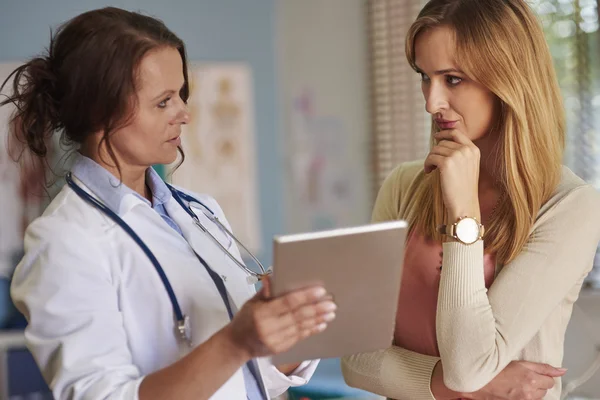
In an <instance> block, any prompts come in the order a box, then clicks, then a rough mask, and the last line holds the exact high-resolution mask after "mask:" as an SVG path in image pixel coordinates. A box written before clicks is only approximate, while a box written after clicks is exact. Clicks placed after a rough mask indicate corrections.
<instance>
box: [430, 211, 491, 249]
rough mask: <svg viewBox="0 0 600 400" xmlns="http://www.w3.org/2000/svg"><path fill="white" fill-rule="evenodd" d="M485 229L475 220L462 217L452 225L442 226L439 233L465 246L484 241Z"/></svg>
mask: <svg viewBox="0 0 600 400" xmlns="http://www.w3.org/2000/svg"><path fill="white" fill-rule="evenodd" d="M484 231H485V229H484V227H483V225H481V224H480V223H479V221H477V220H476V219H475V218H471V217H462V218H460V219H459V220H458V221H456V222H455V223H453V224H450V225H441V226H439V227H438V232H440V233H441V234H443V235H448V236H450V237H452V238H454V239H456V240H458V241H459V242H461V243H463V244H473V243H475V242H476V241H478V240H481V239H483V233H484Z"/></svg>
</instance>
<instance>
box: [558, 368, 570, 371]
mask: <svg viewBox="0 0 600 400" xmlns="http://www.w3.org/2000/svg"><path fill="white" fill-rule="evenodd" d="M556 369H557V370H558V371H560V372H567V368H556Z"/></svg>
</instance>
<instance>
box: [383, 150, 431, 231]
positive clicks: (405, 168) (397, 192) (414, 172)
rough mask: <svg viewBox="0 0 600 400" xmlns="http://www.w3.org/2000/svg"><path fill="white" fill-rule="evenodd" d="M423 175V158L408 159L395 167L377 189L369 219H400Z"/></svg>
mask: <svg viewBox="0 0 600 400" xmlns="http://www.w3.org/2000/svg"><path fill="white" fill-rule="evenodd" d="M424 176H425V173H424V160H415V161H408V162H404V163H401V164H399V165H398V166H397V167H395V168H394V169H393V170H392V171H391V172H390V173H389V174H388V176H387V177H386V178H385V180H384V181H383V183H382V185H381V187H380V189H379V192H378V194H377V200H376V201H375V206H374V208H373V215H372V218H371V221H372V222H384V221H389V220H397V219H401V217H402V215H403V214H404V210H405V209H406V205H407V203H408V200H409V199H410V198H411V197H412V194H413V193H414V192H415V190H416V187H418V185H420V184H421V183H422V182H423V177H424Z"/></svg>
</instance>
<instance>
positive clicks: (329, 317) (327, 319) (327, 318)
mask: <svg viewBox="0 0 600 400" xmlns="http://www.w3.org/2000/svg"><path fill="white" fill-rule="evenodd" d="M334 319H335V313H332V312H331V313H328V314H325V316H324V317H323V320H325V322H331V321H333V320H334Z"/></svg>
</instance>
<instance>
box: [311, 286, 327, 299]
mask: <svg viewBox="0 0 600 400" xmlns="http://www.w3.org/2000/svg"><path fill="white" fill-rule="evenodd" d="M313 294H314V295H315V297H323V296H325V295H326V294H327V291H326V290H325V288H323V287H318V288H316V289H315V290H314V291H313Z"/></svg>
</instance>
